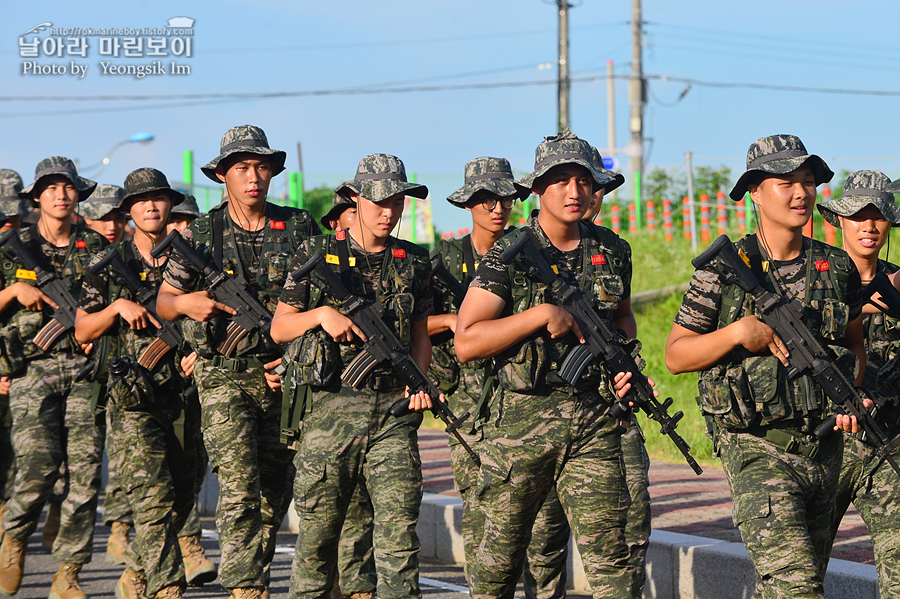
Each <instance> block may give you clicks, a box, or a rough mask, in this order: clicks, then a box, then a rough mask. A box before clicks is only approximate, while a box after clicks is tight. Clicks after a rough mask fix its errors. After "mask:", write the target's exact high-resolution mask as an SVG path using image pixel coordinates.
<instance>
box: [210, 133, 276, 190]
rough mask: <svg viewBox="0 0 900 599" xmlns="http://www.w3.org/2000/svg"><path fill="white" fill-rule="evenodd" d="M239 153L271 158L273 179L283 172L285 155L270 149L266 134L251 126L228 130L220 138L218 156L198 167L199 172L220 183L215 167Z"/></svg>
mask: <svg viewBox="0 0 900 599" xmlns="http://www.w3.org/2000/svg"><path fill="white" fill-rule="evenodd" d="M241 152H245V153H248V154H257V155H258V156H270V157H271V158H272V176H273V177H274V176H275V175H277V174H278V173H280V172H281V171H283V170H284V160H285V158H287V153H285V152H282V151H281V150H273V149H272V148H270V147H269V139H268V138H267V137H266V132H265V131H263V130H262V129H260V128H259V127H254V126H253V125H240V126H238V127H232V128H231V129H229V130H228V132H226V133H225V135H224V136H223V137H222V143H221V145H220V146H219V155H218V156H216V157H215V158H214V159H213V160H211V161H210V162H209V163H208V164H206V165H205V166H202V167H200V170H201V171H203V174H204V175H206V176H207V177H209V178H210V179H212V180H213V181H215V182H216V183H222V180H221V179H219V178H218V177H217V176H216V167H217V166H218V165H219V163H220V162H221V161H222V160H224V159H225V158H227V157H229V156H231V155H232V154H238V153H241Z"/></svg>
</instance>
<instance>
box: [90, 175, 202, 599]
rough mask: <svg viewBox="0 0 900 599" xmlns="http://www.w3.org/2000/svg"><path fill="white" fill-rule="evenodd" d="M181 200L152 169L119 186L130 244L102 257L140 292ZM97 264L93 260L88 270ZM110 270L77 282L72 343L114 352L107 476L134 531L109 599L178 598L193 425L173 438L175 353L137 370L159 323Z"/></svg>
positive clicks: (153, 283)
mask: <svg viewBox="0 0 900 599" xmlns="http://www.w3.org/2000/svg"><path fill="white" fill-rule="evenodd" d="M183 199H184V196H183V194H181V193H179V192H177V191H175V190H173V189H172V188H171V187H169V182H168V180H167V179H166V176H165V175H164V174H163V173H161V172H160V171H158V170H156V169H152V168H141V169H138V170H136V171H132V172H131V173H130V174H129V175H128V177H126V179H125V190H124V197H123V198H122V202H121V208H122V211H123V212H124V213H127V214H128V215H129V217H130V218H131V220H132V221H133V222H134V226H135V234H134V238H133V239H131V240H129V241H124V242H118V243H115V244H113V246H112V247H111V248H110V249H108V250H107V252H117V253H118V254H119V257H120V258H121V259H122V261H123V262H124V264H125V267H126V268H128V269H129V270H130V271H131V272H132V274H133V275H134V277H135V278H137V279H139V280H140V281H142V282H143V284H144V285H145V286H147V287H148V288H149V289H153V290H155V288H156V287H157V286H158V285H159V284H160V283H161V282H162V270H163V268H164V267H165V258H163V257H161V258H158V259H154V258H153V257H152V256H151V255H150V250H151V249H153V247H154V245H155V243H156V242H158V241H159V240H160V239H161V238H162V237H163V236H164V235H165V232H166V221H167V220H168V217H169V210H170V209H171V206H172V205H173V204H178V203H179V202H181V201H182V200H183ZM104 255H105V254H104ZM104 255H97V256H95V257H94V260H93V261H92V265H93V264H95V263H97V262H99V261H100V259H101V258H103V257H104ZM110 270H111V269H110V268H107V269H106V270H103V271H102V272H100V273H98V274H95V273H94V272H92V271H90V270H89V271H88V273H87V274H86V275H85V280H84V283H83V285H82V288H81V297H80V300H79V309H78V317H77V320H76V323H75V334H76V338H77V339H78V340H80V341H81V342H83V343H89V342H94V341H96V340H98V339H100V338H101V337H102V336H109V337H111V338H113V345H114V347H115V349H113V350H112V351H111V352H110V353H111V356H112V357H111V361H110V378H109V398H110V401H109V404H108V409H107V418H108V421H109V426H108V431H109V454H110V463H111V464H115V466H116V469H117V471H118V474H119V480H120V484H121V486H122V488H123V490H124V491H125V494H126V497H127V500H128V502H129V504H130V506H131V507H132V509H133V519H134V524H135V540H134V546H133V547H130V548H129V549H127V550H126V551H125V554H124V558H125V562H126V564H127V566H128V567H127V568H126V569H125V572H124V573H123V574H122V577H121V578H120V580H119V583H118V585H117V587H116V595H117V597H119V599H144V598H145V597H151V598H152V597H157V598H160V599H163V598H165V599H171V598H178V597H181V596H182V594H183V591H184V587H185V584H186V582H185V577H184V568H183V566H182V563H181V555H180V551H179V548H178V543H177V541H176V539H177V534H176V533H177V531H178V530H179V529H180V528H181V527H182V526H183V525H184V522H185V521H186V520H187V517H188V514H189V513H190V511H191V509H192V507H193V502H194V480H193V477H194V475H195V469H194V468H192V467H191V464H192V459H191V457H192V456H190V454H189V451H190V450H192V449H193V450H195V448H194V447H191V446H189V445H188V444H187V442H189V441H190V440H191V439H196V436H197V433H196V427H197V426H199V422H198V421H196V420H195V421H192V422H185V423H184V426H183V431H182V434H181V438H178V437H179V435H178V431H177V430H176V427H175V421H176V420H177V419H178V418H179V416H180V415H181V413H182V410H183V401H182V400H181V393H182V389H183V387H182V380H181V376H180V375H179V373H178V371H177V369H176V368H177V365H176V352H175V351H169V352H168V353H167V354H166V355H164V356H163V357H162V358H161V360H160V361H159V363H157V364H156V365H154V366H153V367H152V370H151V369H150V368H149V367H146V366H143V365H141V364H140V363H139V359H140V357H141V355H142V353H143V351H144V350H145V349H146V348H147V347H148V346H149V345H150V343H152V342H153V341H155V340H156V338H157V333H158V327H159V326H160V323H159V321H158V320H157V319H156V317H155V316H154V315H153V314H152V313H151V312H149V311H148V310H147V308H146V307H145V306H142V305H141V303H140V302H139V300H138V297H136V296H135V295H134V293H133V292H132V291H131V290H129V289H128V288H127V287H125V286H123V285H122V284H121V283H120V280H121V279H120V277H121V275H117V274H115V273H112V274H110Z"/></svg>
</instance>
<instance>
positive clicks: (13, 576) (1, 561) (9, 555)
mask: <svg viewBox="0 0 900 599" xmlns="http://www.w3.org/2000/svg"><path fill="white" fill-rule="evenodd" d="M27 546H28V542H27V541H23V540H20V539H17V538H16V537H14V536H12V535H9V534H7V533H3V544H2V545H0V593H3V594H4V595H15V594H16V593H17V592H18V591H19V585H20V584H22V569H23V567H24V566H25V548H26V547H27Z"/></svg>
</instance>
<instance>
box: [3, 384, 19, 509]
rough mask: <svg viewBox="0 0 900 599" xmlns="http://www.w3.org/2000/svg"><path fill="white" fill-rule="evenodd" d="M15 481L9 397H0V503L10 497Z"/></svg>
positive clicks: (14, 457) (14, 455)
mask: <svg viewBox="0 0 900 599" xmlns="http://www.w3.org/2000/svg"><path fill="white" fill-rule="evenodd" d="M15 480H16V453H15V452H14V451H13V444H12V413H11V412H10V411H9V395H0V503H4V502H6V501H7V500H9V498H10V497H11V496H12V490H13V482H14V481H15Z"/></svg>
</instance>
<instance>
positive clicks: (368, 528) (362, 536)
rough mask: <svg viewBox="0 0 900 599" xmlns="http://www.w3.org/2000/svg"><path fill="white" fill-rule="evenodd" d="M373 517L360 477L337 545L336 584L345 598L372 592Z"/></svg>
mask: <svg viewBox="0 0 900 599" xmlns="http://www.w3.org/2000/svg"><path fill="white" fill-rule="evenodd" d="M374 517H375V508H374V507H373V506H372V498H371V497H369V491H368V490H367V488H366V480H365V477H360V479H359V482H358V483H357V485H356V490H355V491H354V494H353V498H352V499H351V500H350V505H349V507H348V508H347V517H346V518H345V519H344V526H343V528H341V540H340V541H339V542H338V580H339V581H340V590H341V593H342V594H344V595H347V596H349V595H352V594H354V593H374V592H375V587H376V584H377V576H376V573H375V548H374V547H373V545H372V543H373V539H372V535H373V532H374V530H373V529H374V522H373V519H374Z"/></svg>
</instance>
